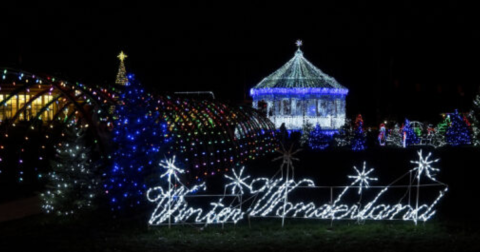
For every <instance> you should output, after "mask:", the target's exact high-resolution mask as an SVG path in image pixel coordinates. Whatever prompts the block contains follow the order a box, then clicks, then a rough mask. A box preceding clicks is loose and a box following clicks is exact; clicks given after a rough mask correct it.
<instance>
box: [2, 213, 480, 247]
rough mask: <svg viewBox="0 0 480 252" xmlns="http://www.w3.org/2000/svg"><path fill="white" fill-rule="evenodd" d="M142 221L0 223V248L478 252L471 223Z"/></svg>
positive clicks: (478, 236) (479, 235) (479, 240)
mask: <svg viewBox="0 0 480 252" xmlns="http://www.w3.org/2000/svg"><path fill="white" fill-rule="evenodd" d="M140 218H141V217H139V218H138V219H135V220H128V221H123V222H121V223H120V222H115V221H113V220H112V219H111V218H109V217H105V218H99V217H98V216H97V217H95V219H92V218H81V219H77V220H70V221H61V222H59V221H58V220H54V219H53V218H52V217H48V216H44V215H41V216H35V217H31V218H27V219H22V220H18V221H12V222H7V223H1V224H0V248H1V249H0V251H2V252H7V251H33V250H39V249H42V251H480V229H478V228H475V227H474V226H473V225H471V223H462V224H461V223H456V222H449V221H435V220H434V221H432V222H427V223H425V224H423V223H422V224H420V225H418V226H415V225H414V224H413V223H412V222H389V221H384V222H373V221H370V222H366V223H363V224H357V223H355V221H340V222H334V223H333V226H330V222H329V221H313V220H308V221H306V220H287V222H286V225H285V227H284V228H281V221H280V220H279V219H267V220H266V219H258V220H255V221H252V222H251V227H249V225H248V222H247V221H243V222H242V223H240V224H237V225H236V226H234V225H226V226H225V228H224V229H222V227H221V226H208V227H207V228H201V227H198V226H189V225H188V226H174V227H172V228H171V229H168V227H166V226H162V227H148V226H146V225H145V224H144V223H146V222H143V218H141V219H142V220H140Z"/></svg>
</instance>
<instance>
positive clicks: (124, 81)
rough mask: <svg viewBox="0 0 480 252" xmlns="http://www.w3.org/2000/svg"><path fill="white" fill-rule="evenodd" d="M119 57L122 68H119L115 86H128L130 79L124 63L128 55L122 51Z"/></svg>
mask: <svg viewBox="0 0 480 252" xmlns="http://www.w3.org/2000/svg"><path fill="white" fill-rule="evenodd" d="M117 57H118V58H119V59H120V66H119V67H118V73H117V80H116V81H115V84H118V85H122V86H126V85H128V78H127V70H126V69H125V64H124V62H123V61H124V60H125V58H127V55H126V54H124V53H123V51H121V52H120V54H119V55H118V56H117Z"/></svg>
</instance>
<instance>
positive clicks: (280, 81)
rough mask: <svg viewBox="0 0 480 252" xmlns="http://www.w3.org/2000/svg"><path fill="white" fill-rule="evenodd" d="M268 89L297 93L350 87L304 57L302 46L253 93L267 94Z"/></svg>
mask: <svg viewBox="0 0 480 252" xmlns="http://www.w3.org/2000/svg"><path fill="white" fill-rule="evenodd" d="M262 89H265V90H262ZM274 89H278V90H274ZM290 89H292V90H290ZM267 90H269V91H268V93H278V91H281V93H285V92H289V91H293V90H295V92H296V93H298V92H300V93H312V92H313V93H338V94H347V93H348V89H347V88H346V87H344V86H342V85H340V84H339V83H338V82H337V81H336V80H335V78H333V77H330V76H328V75H326V74H325V73H324V72H322V71H321V70H320V69H318V68H317V67H315V66H314V65H313V64H312V63H310V61H308V60H307V59H306V58H305V57H303V52H302V50H300V48H298V50H297V51H296V53H295V56H294V57H293V58H292V59H291V60H289V61H288V62H287V63H286V64H285V65H283V66H282V67H281V68H279V69H278V70H277V71H275V72H274V73H272V74H270V75H269V76H267V77H266V78H264V79H263V80H262V81H261V82H260V83H258V84H257V85H256V86H255V87H253V88H252V90H251V94H252V95H256V94H266V93H267Z"/></svg>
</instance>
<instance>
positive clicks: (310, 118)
mask: <svg viewBox="0 0 480 252" xmlns="http://www.w3.org/2000/svg"><path fill="white" fill-rule="evenodd" d="M301 45H302V41H300V40H299V41H297V46H298V50H297V52H296V53H295V55H294V57H293V58H292V59H291V60H290V61H288V62H287V63H286V64H285V65H283V66H282V67H281V68H280V69H278V70H277V71H275V72H274V73H272V74H271V75H269V76H268V77H266V78H264V79H263V80H262V81H261V82H260V83H258V84H257V85H256V86H255V87H254V88H252V89H251V90H250V95H251V96H252V98H253V107H254V108H257V109H260V110H263V111H265V112H266V114H267V117H268V118H269V119H270V120H271V121H272V122H273V123H274V124H275V127H277V128H278V127H280V126H281V125H282V124H285V126H286V127H287V129H292V130H299V129H302V126H303V125H304V124H306V123H311V124H313V125H316V124H319V125H320V126H321V127H322V129H338V128H340V127H341V126H343V125H344V123H345V98H346V96H347V94H348V89H347V88H345V87H344V86H342V85H340V84H339V83H338V82H337V81H336V80H335V79H334V78H333V77H330V76H328V75H326V74H325V73H323V72H322V71H321V70H320V69H318V68H317V67H315V66H314V65H313V64H312V63H310V62H309V61H308V60H307V59H305V57H303V52H302V51H301V50H300V46H301Z"/></svg>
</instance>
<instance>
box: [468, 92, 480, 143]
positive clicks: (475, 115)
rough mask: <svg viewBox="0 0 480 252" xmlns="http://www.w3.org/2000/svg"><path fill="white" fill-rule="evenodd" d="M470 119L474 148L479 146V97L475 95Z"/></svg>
mask: <svg viewBox="0 0 480 252" xmlns="http://www.w3.org/2000/svg"><path fill="white" fill-rule="evenodd" d="M470 118H471V119H472V144H473V145H474V146H479V145H480V95H478V94H477V95H476V96H475V99H474V100H473V108H472V110H471V111H470Z"/></svg>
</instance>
